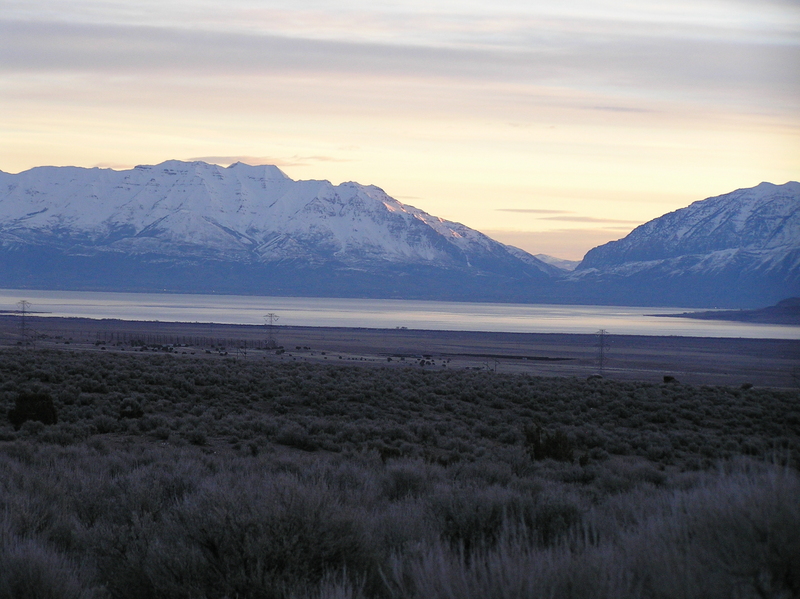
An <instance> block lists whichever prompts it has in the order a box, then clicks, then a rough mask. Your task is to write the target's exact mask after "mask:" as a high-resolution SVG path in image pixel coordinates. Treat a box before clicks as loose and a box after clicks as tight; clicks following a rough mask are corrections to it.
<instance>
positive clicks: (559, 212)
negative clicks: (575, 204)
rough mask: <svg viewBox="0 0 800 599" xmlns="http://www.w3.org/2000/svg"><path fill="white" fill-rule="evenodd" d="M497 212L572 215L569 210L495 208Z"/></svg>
mask: <svg viewBox="0 0 800 599" xmlns="http://www.w3.org/2000/svg"><path fill="white" fill-rule="evenodd" d="M497 212H519V213H522V214H572V212H570V211H569V210H544V209H539V208H497Z"/></svg>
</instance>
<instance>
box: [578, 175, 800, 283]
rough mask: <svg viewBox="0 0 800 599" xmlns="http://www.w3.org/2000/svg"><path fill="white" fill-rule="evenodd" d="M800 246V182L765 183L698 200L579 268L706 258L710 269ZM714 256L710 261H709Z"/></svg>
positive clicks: (592, 254) (593, 254)
mask: <svg viewBox="0 0 800 599" xmlns="http://www.w3.org/2000/svg"><path fill="white" fill-rule="evenodd" d="M797 248H800V183H797V182H790V183H786V184H785V185H773V184H772V183H761V184H760V185H758V186H756V187H753V188H750V189H739V190H737V191H734V192H732V193H728V194H725V195H721V196H717V197H713V198H709V199H706V200H702V201H699V202H694V203H693V204H691V205H690V206H688V207H686V208H682V209H680V210H676V211H675V212H670V213H669V214H665V215H664V216H661V217H659V218H656V219H655V220H652V221H650V222H648V223H645V224H643V225H641V226H639V227H637V228H636V229H634V230H633V231H632V232H631V233H630V234H629V235H628V236H627V237H625V238H624V239H621V240H619V241H612V242H610V243H607V244H605V245H601V246H599V247H596V248H594V249H593V250H591V251H589V252H588V253H587V254H586V257H585V258H584V260H583V262H581V264H580V265H579V266H578V269H577V270H579V271H582V270H587V269H590V268H596V269H608V268H613V267H624V268H626V269H630V268H636V267H635V266H634V263H647V262H652V261H661V260H669V259H673V258H679V257H684V256H703V257H704V258H703V261H704V262H706V266H707V267H709V268H714V265H715V264H719V263H724V262H727V261H729V260H731V259H732V257H733V256H735V255H737V254H739V253H750V254H752V255H753V257H754V258H755V259H756V260H761V259H768V256H770V255H773V254H774V255H782V254H784V253H785V252H786V251H787V250H792V249H797ZM709 258H711V260H709Z"/></svg>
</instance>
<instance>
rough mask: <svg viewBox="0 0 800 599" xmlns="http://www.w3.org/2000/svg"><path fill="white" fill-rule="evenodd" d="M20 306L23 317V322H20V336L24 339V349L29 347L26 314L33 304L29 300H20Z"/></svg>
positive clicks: (18, 303)
mask: <svg viewBox="0 0 800 599" xmlns="http://www.w3.org/2000/svg"><path fill="white" fill-rule="evenodd" d="M17 305H18V306H19V311H20V314H21V315H22V320H21V322H20V336H21V337H22V347H28V329H27V326H26V324H27V323H26V322H25V314H26V312H28V311H29V310H30V308H31V303H30V302H29V301H28V300H20V301H18V302H17Z"/></svg>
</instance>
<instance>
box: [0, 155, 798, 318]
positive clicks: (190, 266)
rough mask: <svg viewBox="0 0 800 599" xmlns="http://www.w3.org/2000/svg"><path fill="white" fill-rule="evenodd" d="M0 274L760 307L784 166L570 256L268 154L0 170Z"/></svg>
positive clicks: (113, 284) (18, 279)
mask: <svg viewBox="0 0 800 599" xmlns="http://www.w3.org/2000/svg"><path fill="white" fill-rule="evenodd" d="M540 258H542V259H540ZM573 267H574V270H571V269H572V268H573ZM0 285H2V286H5V287H38V288H53V289H59V288H63V289H85V290H91V289H96V290H126V291H174V292H184V293H186V292H190V293H205V292H217V293H244V294H256V295H278V294H283V295H310V296H318V297H319V296H329V297H387V298H406V299H444V300H455V301H458V300H461V301H500V302H520V303H578V304H580V303H583V304H586V303H595V304H621V305H673V306H681V307H734V308H751V307H760V306H764V305H769V304H772V303H775V302H776V301H779V300H780V299H783V298H785V297H789V296H796V295H800V183H797V182H789V183H786V184H784V185H774V184H771V183H762V184H760V185H758V186H756V187H754V188H749V189H739V190H736V191H734V192H731V193H728V194H723V195H720V196H716V197H713V198H708V199H705V200H699V201H697V202H694V203H692V204H691V205H690V206H687V207H685V208H681V209H679V210H676V211H674V212H671V213H668V214H665V215H663V216H661V217H659V218H656V219H653V220H652V221H649V222H647V223H644V224H642V225H640V226H639V227H637V228H636V229H634V230H633V231H632V232H631V233H630V234H629V235H627V236H626V237H624V238H623V239H620V240H618V241H612V242H609V243H607V244H604V245H602V246H598V247H597V248H593V249H592V250H590V251H589V252H588V253H587V254H586V256H585V258H584V260H583V261H581V262H580V264H577V265H575V264H574V262H573V263H570V262H569V261H560V260H557V259H552V258H551V257H547V256H544V255H542V256H540V257H537V256H535V255H532V254H530V253H528V252H526V251H524V250H521V249H519V248H516V247H513V246H510V245H505V244H502V243H500V242H498V241H496V240H493V239H491V238H490V237H488V236H486V235H484V234H483V233H481V232H479V231H476V230H474V229H470V228H469V227H466V226H465V225H463V224H460V223H456V222H452V221H447V220H445V219H442V218H438V217H436V216H433V215H431V214H429V213H427V212H425V211H423V210H420V209H418V208H415V207H413V206H410V205H406V204H403V203H402V202H399V201H397V200H396V199H394V198H392V197H390V196H389V195H388V194H386V193H385V192H384V191H383V190H382V189H381V188H379V187H377V186H374V185H361V184H359V183H355V182H345V183H341V184H339V185H334V184H332V183H331V182H329V181H324V180H308V181H294V180H292V179H291V178H290V177H288V176H287V175H286V174H285V173H284V172H283V171H281V170H280V169H279V168H278V167H276V166H269V165H265V166H250V165H246V164H243V163H234V164H232V165H230V166H228V167H221V166H217V165H214V164H207V163H205V162H200V161H195V162H181V161H176V160H171V161H166V162H163V163H161V164H158V165H141V166H137V167H135V168H133V169H129V170H124V171H116V170H112V169H100V168H94V169H82V168H79V167H37V168H35V169H31V170H29V171H24V172H22V173H18V174H16V175H15V174H9V173H3V172H2V171H0Z"/></svg>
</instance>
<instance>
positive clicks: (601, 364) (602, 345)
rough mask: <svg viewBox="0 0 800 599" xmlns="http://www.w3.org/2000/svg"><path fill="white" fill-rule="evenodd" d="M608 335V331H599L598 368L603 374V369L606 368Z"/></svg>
mask: <svg viewBox="0 0 800 599" xmlns="http://www.w3.org/2000/svg"><path fill="white" fill-rule="evenodd" d="M607 335H608V331H606V330H605V329H600V330H599V331H597V366H598V368H600V372H601V373H602V372H603V368H605V366H606V344H607V340H606V336H607Z"/></svg>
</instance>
